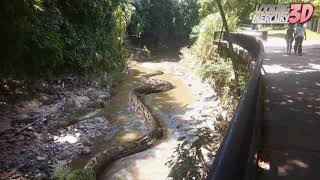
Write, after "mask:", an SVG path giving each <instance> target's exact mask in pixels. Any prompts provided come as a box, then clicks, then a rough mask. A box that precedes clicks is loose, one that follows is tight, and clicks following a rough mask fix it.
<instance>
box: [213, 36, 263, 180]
mask: <svg viewBox="0 0 320 180" xmlns="http://www.w3.org/2000/svg"><path fill="white" fill-rule="evenodd" d="M231 40H232V42H233V43H235V44H237V45H239V46H242V47H243V48H244V49H246V50H247V51H248V52H249V53H251V55H252V56H253V58H254V60H255V62H254V63H255V65H254V68H253V70H252V73H251V77H250V79H249V81H248V83H247V86H246V88H245V90H244V92H243V93H242V96H241V99H240V102H239V104H238V107H237V109H236V111H235V112H234V115H233V118H232V121H231V123H230V126H229V128H228V130H227V132H226V134H225V136H224V138H223V141H222V143H221V145H220V148H219V150H218V152H217V154H216V157H215V160H214V162H213V165H212V169H211V171H210V174H209V178H208V179H210V180H242V179H250V178H248V177H249V176H251V177H252V175H250V174H249V175H248V173H250V171H252V169H251V170H250V168H252V166H251V167H249V166H250V164H251V165H252V163H253V162H252V161H253V158H254V155H253V154H254V153H255V150H253V148H255V146H256V142H253V141H256V139H255V136H256V132H255V131H256V128H257V122H256V119H257V118H256V116H257V114H256V112H257V111H259V110H258V109H257V107H258V106H257V104H258V103H259V102H258V99H259V98H258V96H259V92H260V90H261V87H260V85H261V67H262V62H263V52H264V47H263V44H262V42H261V41H260V40H257V39H256V38H255V37H253V36H249V35H246V34H241V33H232V34H231ZM254 165H255V164H253V166H254ZM253 171H254V170H253Z"/></svg>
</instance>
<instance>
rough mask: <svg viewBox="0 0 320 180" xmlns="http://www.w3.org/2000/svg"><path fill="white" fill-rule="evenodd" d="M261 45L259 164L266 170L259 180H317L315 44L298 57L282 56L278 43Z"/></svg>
mask: <svg viewBox="0 0 320 180" xmlns="http://www.w3.org/2000/svg"><path fill="white" fill-rule="evenodd" d="M264 44H265V57H264V65H263V67H264V69H265V72H266V74H265V83H266V97H265V113H264V119H263V122H262V124H263V127H262V147H261V153H260V156H261V157H260V159H261V160H262V161H263V162H266V163H264V164H267V166H264V170H261V172H259V174H258V179H260V180H269V179H270V180H271V179H272V180H278V179H281V180H285V179H288V180H289V179H290V180H296V179H310V180H314V179H320V42H319V41H318V42H316V41H309V42H308V41H306V42H304V54H303V56H295V55H290V56H288V55H286V51H285V49H286V46H285V41H284V40H283V39H279V38H274V39H270V40H269V41H268V42H265V43H264ZM268 166H269V167H268Z"/></svg>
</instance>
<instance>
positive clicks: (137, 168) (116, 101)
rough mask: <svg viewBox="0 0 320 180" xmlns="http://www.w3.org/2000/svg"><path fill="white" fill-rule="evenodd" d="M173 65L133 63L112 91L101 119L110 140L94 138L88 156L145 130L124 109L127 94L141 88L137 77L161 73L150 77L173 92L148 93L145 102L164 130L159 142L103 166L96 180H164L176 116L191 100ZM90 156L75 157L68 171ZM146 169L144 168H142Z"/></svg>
mask: <svg viewBox="0 0 320 180" xmlns="http://www.w3.org/2000/svg"><path fill="white" fill-rule="evenodd" d="M176 64H177V62H173V61H172V60H168V59H165V60H164V61H161V59H160V60H159V59H157V61H156V62H154V63H151V62H148V63H137V64H135V65H133V66H131V67H130V69H129V74H128V75H127V76H125V77H124V78H123V80H122V81H121V83H120V84H118V85H117V86H116V87H114V89H113V93H114V94H113V95H112V99H111V100H110V101H109V102H108V104H107V105H106V108H105V116H106V119H107V121H108V123H109V126H110V131H112V132H113V136H112V137H105V138H100V139H97V140H96V142H95V143H94V145H93V147H92V149H91V152H92V153H91V156H93V155H94V154H95V153H97V152H99V151H102V150H104V149H106V148H107V147H108V146H110V144H115V143H117V144H119V143H123V142H127V141H132V140H134V139H137V138H138V137H140V136H141V135H143V134H144V133H146V131H147V129H146V128H145V126H144V124H143V119H142V118H140V117H139V116H138V115H137V114H136V113H135V112H133V111H132V110H131V108H130V107H129V106H128V103H127V101H128V94H129V92H130V91H131V90H132V89H133V88H134V87H137V86H139V85H141V83H142V82H141V80H140V79H141V76H142V75H143V74H146V73H151V72H155V71H157V70H160V71H163V72H164V73H165V74H163V75H161V76H154V77H152V78H155V79H161V80H165V81H168V82H170V83H172V84H173V85H174V86H175V88H174V89H173V90H170V91H167V92H163V93H157V94H151V95H149V96H147V97H146V98H145V102H146V103H147V104H148V105H149V106H150V107H151V108H152V110H153V112H154V113H155V115H156V117H157V118H158V119H159V121H160V122H161V124H162V125H163V127H164V132H165V135H164V137H163V139H162V141H161V142H160V143H159V144H158V145H156V146H155V147H153V148H152V149H149V150H147V151H144V152H141V153H138V154H135V155H132V156H129V157H126V158H123V159H121V160H120V161H118V162H116V163H114V164H113V165H112V166H111V167H107V168H106V170H105V172H104V173H103V174H102V175H101V176H100V177H99V179H139V180H140V179H150V177H154V178H152V179H166V178H167V176H168V174H169V172H170V168H169V167H168V166H167V165H165V163H166V162H167V161H168V159H169V158H170V157H171V156H172V154H173V152H174V150H175V148H176V147H177V144H178V141H177V140H176V139H177V137H176V136H175V131H176V128H177V123H178V122H177V117H178V116H179V115H183V114H184V113H185V108H186V107H187V106H188V105H189V104H191V103H192V102H193V101H194V98H193V94H192V92H191V89H190V88H189V87H188V85H187V84H185V83H183V82H182V81H181V79H178V78H177V77H176V76H175V75H174V73H175V70H176V69H175V68H174V67H175V66H176ZM89 158H91V157H90V156H83V157H77V158H76V159H74V160H73V161H72V163H71V167H72V168H81V167H82V166H83V165H84V164H85V163H86V162H87V161H88V159H89ZM146 168H147V169H146Z"/></svg>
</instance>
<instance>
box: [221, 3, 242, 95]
mask: <svg viewBox="0 0 320 180" xmlns="http://www.w3.org/2000/svg"><path fill="white" fill-rule="evenodd" d="M216 2H217V5H218V9H219V12H220V15H221V18H222V23H223V26H224V29H225V38H226V40H227V42H228V44H229V55H230V57H231V61H232V67H233V71H234V80H235V85H236V92H237V94H238V95H239V96H240V94H241V92H240V86H239V75H238V71H237V69H238V68H237V63H236V59H235V58H234V56H233V53H232V52H233V45H232V42H231V38H230V32H229V26H228V23H227V19H226V16H225V14H224V10H223V8H222V4H221V0H216Z"/></svg>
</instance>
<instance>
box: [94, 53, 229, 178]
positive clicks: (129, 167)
mask: <svg viewBox="0 0 320 180" xmlns="http://www.w3.org/2000/svg"><path fill="white" fill-rule="evenodd" d="M137 66H139V67H143V68H145V69H149V71H150V70H151V71H157V70H161V71H163V72H165V74H164V75H162V76H158V77H154V78H156V79H161V80H166V81H169V82H171V83H172V84H174V85H175V86H176V88H175V89H173V90H170V91H168V92H164V93H159V94H152V95H150V96H148V97H146V103H147V104H148V105H149V106H150V107H152V110H153V112H154V113H155V115H156V116H157V117H158V118H159V120H160V121H161V122H162V125H163V126H164V129H165V132H166V133H165V136H164V138H163V140H162V141H161V142H160V143H159V144H158V145H157V146H155V147H154V148H151V149H149V150H146V151H144V152H141V153H138V154H135V155H132V156H129V157H126V158H123V159H121V160H120V161H118V162H116V163H115V164H114V165H112V167H109V168H107V169H106V171H105V173H104V174H103V175H102V176H101V177H99V179H137V180H138V179H139V180H147V179H150V177H153V179H159V180H160V179H161V180H163V179H183V178H185V179H192V178H194V179H205V178H206V176H207V173H208V168H209V166H210V165H211V163H212V160H213V157H214V155H215V150H217V148H218V146H219V144H220V139H221V134H222V132H221V124H223V123H224V122H225V119H226V116H227V111H226V110H224V108H223V107H222V106H221V103H220V101H219V99H218V97H217V95H216V93H215V92H214V90H213V88H212V87H211V86H210V85H209V84H208V83H206V82H203V81H202V80H201V79H200V78H199V77H198V76H197V75H195V74H194V73H192V72H190V71H188V70H187V69H186V68H184V67H183V66H182V65H180V64H179V63H178V62H177V61H176V60H175V59H166V58H158V59H157V60H156V62H154V63H152V62H145V63H138V65H137Z"/></svg>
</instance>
